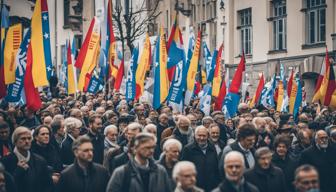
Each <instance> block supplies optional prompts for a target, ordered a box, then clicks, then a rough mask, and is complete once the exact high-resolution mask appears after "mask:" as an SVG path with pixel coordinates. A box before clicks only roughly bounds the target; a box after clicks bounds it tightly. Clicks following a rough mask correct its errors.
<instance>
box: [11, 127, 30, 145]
mask: <svg viewBox="0 0 336 192" xmlns="http://www.w3.org/2000/svg"><path fill="white" fill-rule="evenodd" d="M25 133H29V134H31V130H30V129H28V128H27V127H23V126H21V127H17V128H16V129H15V130H14V132H13V134H12V143H13V144H14V145H15V143H16V142H17V140H18V139H19V137H20V136H21V135H22V134H25Z"/></svg>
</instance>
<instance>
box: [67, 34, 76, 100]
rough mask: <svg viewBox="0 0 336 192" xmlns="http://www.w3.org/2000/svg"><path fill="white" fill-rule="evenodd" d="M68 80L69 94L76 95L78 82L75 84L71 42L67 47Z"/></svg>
mask: <svg viewBox="0 0 336 192" xmlns="http://www.w3.org/2000/svg"><path fill="white" fill-rule="evenodd" d="M66 78H67V86H66V87H67V92H68V94H75V93H76V82H75V80H76V79H75V73H74V66H73V64H72V57H71V45H70V40H69V43H68V47H67V70H66Z"/></svg>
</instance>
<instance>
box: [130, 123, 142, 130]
mask: <svg viewBox="0 0 336 192" xmlns="http://www.w3.org/2000/svg"><path fill="white" fill-rule="evenodd" d="M135 129H139V131H140V132H141V131H142V129H143V126H142V125H141V124H140V123H137V122H133V123H131V124H129V125H128V126H127V130H135Z"/></svg>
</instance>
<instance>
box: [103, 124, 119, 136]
mask: <svg viewBox="0 0 336 192" xmlns="http://www.w3.org/2000/svg"><path fill="white" fill-rule="evenodd" d="M112 129H114V130H116V131H117V132H118V127H117V126H115V125H109V126H107V127H105V129H104V135H105V136H106V135H107V133H108V132H109V131H110V130H112Z"/></svg>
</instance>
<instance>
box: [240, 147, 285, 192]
mask: <svg viewBox="0 0 336 192" xmlns="http://www.w3.org/2000/svg"><path fill="white" fill-rule="evenodd" d="M255 157H256V161H257V163H256V165H255V166H254V168H253V169H251V170H249V171H247V172H246V173H245V178H246V181H248V182H250V183H252V184H253V185H255V186H257V187H258V189H259V191H260V192H269V191H272V192H284V191H286V182H285V176H284V174H283V172H282V170H281V169H280V168H278V167H275V166H274V165H272V152H271V150H270V149H269V148H268V147H261V148H259V149H257V150H256V152H255Z"/></svg>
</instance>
